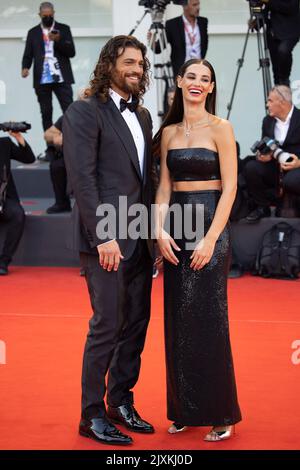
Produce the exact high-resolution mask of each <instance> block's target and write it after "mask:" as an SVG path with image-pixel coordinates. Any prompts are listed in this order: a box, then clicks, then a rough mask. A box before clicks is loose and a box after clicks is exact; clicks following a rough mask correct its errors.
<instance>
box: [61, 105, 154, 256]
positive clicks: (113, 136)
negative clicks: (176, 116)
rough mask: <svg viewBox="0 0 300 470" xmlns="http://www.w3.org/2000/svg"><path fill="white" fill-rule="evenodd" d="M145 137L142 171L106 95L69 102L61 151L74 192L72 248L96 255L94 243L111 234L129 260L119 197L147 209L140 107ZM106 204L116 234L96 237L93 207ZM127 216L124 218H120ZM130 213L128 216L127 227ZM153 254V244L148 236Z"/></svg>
mask: <svg viewBox="0 0 300 470" xmlns="http://www.w3.org/2000/svg"><path fill="white" fill-rule="evenodd" d="M136 115H137V118H138V120H139V123H140V125H141V128H142V130H143V134H144V138H145V155H144V171H143V175H142V174H141V171H140V166H139V161H138V154H137V150H136V146H135V144H134V140H133V137H132V134H131V132H130V130H129V128H128V126H127V124H126V122H125V120H124V119H123V117H122V115H121V113H120V111H119V110H118V109H117V107H116V105H115V103H114V102H113V100H112V99H111V98H109V99H108V100H106V101H104V100H100V98H96V97H95V96H93V97H91V98H88V99H85V100H81V101H76V102H74V103H73V104H71V105H70V107H69V108H68V110H67V112H66V113H65V115H64V120H63V136H64V139H63V141H64V144H63V152H64V159H65V164H66V168H67V173H68V178H69V181H70V186H71V188H72V191H73V193H74V196H75V200H76V204H75V207H74V209H73V228H74V230H73V235H74V237H73V243H72V248H73V249H77V250H79V251H81V252H87V253H90V254H98V251H97V249H96V247H97V245H100V244H101V243H103V242H105V241H108V240H109V239H112V238H116V240H117V241H118V243H119V246H120V249H121V252H122V254H123V256H124V257H125V259H128V258H130V256H131V255H132V253H133V251H134V248H135V246H136V240H132V239H129V238H126V239H120V237H119V231H118V229H119V226H118V217H119V213H120V212H122V214H123V215H124V214H125V211H126V208H124V206H123V207H120V205H119V196H127V201H128V202H127V203H128V207H130V206H131V205H132V204H136V203H143V204H144V205H145V206H146V207H147V208H148V211H149V212H148V213H149V214H150V205H151V202H153V201H152V180H151V169H152V158H151V146H152V120H151V117H150V114H149V112H148V111H147V110H146V109H145V108H142V107H140V106H139V107H138V109H137V111H136ZM105 203H109V204H111V205H112V206H113V207H114V208H115V210H116V220H117V233H110V234H109V235H108V236H107V238H105V237H103V238H102V239H99V238H98V237H97V234H96V226H97V223H98V222H100V221H101V220H103V214H102V215H99V216H97V215H96V211H97V208H98V207H100V208H101V207H102V208H103V207H104V206H103V204H105ZM125 220H127V219H125ZM131 220H133V217H131V218H128V220H127V225H126V227H127V228H128V225H129V223H130V221H131ZM147 243H148V247H149V251H150V254H151V255H152V243H151V242H150V241H149V240H148V241H147Z"/></svg>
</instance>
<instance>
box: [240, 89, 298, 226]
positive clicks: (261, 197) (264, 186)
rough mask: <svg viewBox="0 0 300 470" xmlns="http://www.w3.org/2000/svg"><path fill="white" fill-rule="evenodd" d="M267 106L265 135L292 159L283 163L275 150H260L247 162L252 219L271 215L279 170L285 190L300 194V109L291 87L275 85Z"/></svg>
mask: <svg viewBox="0 0 300 470" xmlns="http://www.w3.org/2000/svg"><path fill="white" fill-rule="evenodd" d="M267 107H268V112H269V115H268V116H266V117H265V118H264V120H263V125H262V137H270V138H272V139H274V138H275V139H276V140H277V141H278V142H279V146H280V148H281V149H283V150H284V151H285V152H288V153H290V156H291V159H292V161H291V162H287V163H281V164H280V163H278V161H277V160H276V159H275V158H273V156H272V153H270V154H267V155H262V154H260V153H259V152H258V154H257V157H256V158H257V159H256V160H250V161H249V162H248V163H247V164H246V166H245V168H244V177H245V180H246V185H247V190H248V193H249V195H250V197H251V198H252V200H253V202H254V204H255V208H254V209H253V211H252V212H251V213H250V214H249V215H248V216H247V220H248V221H249V222H256V221H258V220H259V219H260V218H262V217H265V216H268V215H270V205H272V204H278V193H279V191H278V189H279V188H278V183H279V171H281V172H282V181H281V186H282V189H283V191H284V192H285V193H289V194H291V195H292V196H295V197H300V111H299V109H297V108H295V106H293V103H292V93H291V90H290V88H289V87H287V86H285V85H276V86H275V87H274V88H273V89H272V90H271V91H270V93H269V96H268V101H267ZM277 215H280V210H279V211H277Z"/></svg>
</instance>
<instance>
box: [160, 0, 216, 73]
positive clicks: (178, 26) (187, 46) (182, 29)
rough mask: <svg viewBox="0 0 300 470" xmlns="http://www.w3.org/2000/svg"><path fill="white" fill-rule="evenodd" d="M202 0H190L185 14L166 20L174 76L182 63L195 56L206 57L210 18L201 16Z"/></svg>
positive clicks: (184, 7)
mask: <svg viewBox="0 0 300 470" xmlns="http://www.w3.org/2000/svg"><path fill="white" fill-rule="evenodd" d="M199 12H200V1H199V0H188V3H187V5H184V6H183V15H182V16H178V17H176V18H173V19H171V20H168V21H166V35H167V40H168V42H169V43H170V45H171V62H172V67H173V72H174V77H176V75H177V74H178V71H179V69H180V67H181V66H182V64H183V63H184V62H185V61H187V60H189V59H194V58H197V59H198V58H199V59H200V58H201V59H204V58H205V56H206V52H207V47H208V34H207V25H208V19H207V18H204V17H203V16H199Z"/></svg>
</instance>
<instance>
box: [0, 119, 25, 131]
mask: <svg viewBox="0 0 300 470" xmlns="http://www.w3.org/2000/svg"><path fill="white" fill-rule="evenodd" d="M29 129H31V124H28V122H25V121H22V122H14V121H8V122H2V123H0V130H1V131H3V132H9V131H11V132H26V131H28V130H29Z"/></svg>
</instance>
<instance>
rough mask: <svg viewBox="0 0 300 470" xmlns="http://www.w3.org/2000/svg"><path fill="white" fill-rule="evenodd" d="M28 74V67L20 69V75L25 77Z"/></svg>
mask: <svg viewBox="0 0 300 470" xmlns="http://www.w3.org/2000/svg"><path fill="white" fill-rule="evenodd" d="M28 75H29V69H22V77H23V78H26V77H28Z"/></svg>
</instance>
